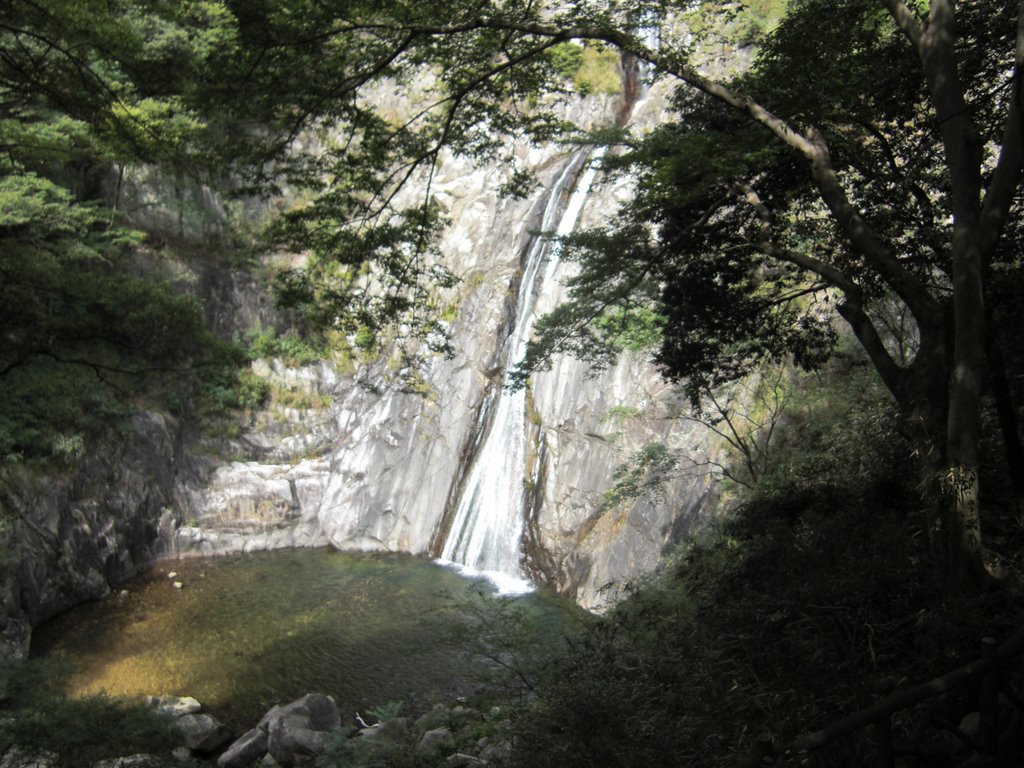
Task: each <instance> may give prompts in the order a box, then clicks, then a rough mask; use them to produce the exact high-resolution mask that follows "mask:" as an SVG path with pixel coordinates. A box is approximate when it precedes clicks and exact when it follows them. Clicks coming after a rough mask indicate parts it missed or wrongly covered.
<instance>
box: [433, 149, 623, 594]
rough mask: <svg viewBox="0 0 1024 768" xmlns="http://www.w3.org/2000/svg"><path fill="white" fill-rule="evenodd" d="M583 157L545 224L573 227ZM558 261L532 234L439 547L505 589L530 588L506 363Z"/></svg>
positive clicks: (553, 198)
mask: <svg viewBox="0 0 1024 768" xmlns="http://www.w3.org/2000/svg"><path fill="white" fill-rule="evenodd" d="M603 153H604V150H603V148H598V149H597V150H595V151H594V153H593V158H595V159H596V158H599V157H600V156H601V155H603ZM588 157H589V155H588V153H587V152H585V151H581V152H579V153H577V154H576V155H574V156H573V157H572V158H571V159H570V160H569V162H567V163H566V164H565V167H564V168H563V169H562V171H561V173H560V174H559V176H558V179H557V180H556V181H555V183H554V185H553V186H552V188H551V191H550V193H549V196H548V200H547V204H546V205H545V208H544V215H543V217H542V219H541V231H542V232H550V231H551V230H552V228H554V230H555V234H556V235H557V236H559V237H561V236H565V235H568V234H570V233H571V232H572V231H573V228H574V227H575V226H576V220H577V218H578V217H579V214H580V211H581V210H582V208H583V204H584V203H585V202H586V199H587V195H588V193H589V191H590V186H591V184H592V183H593V181H594V177H595V175H596V174H597V168H596V167H595V166H594V164H593V163H591V164H589V165H587V167H586V168H585V169H584V170H583V171H582V172H580V168H581V166H583V165H585V164H587V161H588ZM577 176H578V177H579V178H578V182H577V184H576V189H575V190H574V191H573V193H572V195H571V196H570V198H569V201H568V203H567V204H566V205H565V207H564V208H563V207H562V205H561V203H562V199H563V196H564V193H565V191H566V189H567V188H568V187H569V186H570V185H571V184H572V182H573V180H574V179H576V178H577ZM556 221H557V227H555V223H556ZM557 265H558V246H557V243H556V242H553V241H552V240H550V239H548V238H546V237H543V236H541V235H538V236H535V237H534V238H533V241H532V242H531V243H530V246H529V250H528V251H527V255H526V265H525V267H524V270H523V277H522V280H521V282H520V286H519V296H518V298H517V301H516V314H515V323H514V325H513V327H512V331H511V333H510V334H509V336H508V338H507V339H506V340H505V343H504V345H503V353H502V358H503V359H502V363H503V367H504V371H505V374H504V376H503V378H502V382H501V386H500V388H499V389H498V390H497V391H496V392H495V393H494V395H493V396H492V397H493V399H492V402H491V404H490V408H491V409H492V410H493V417H492V418H491V420H490V427H489V429H488V432H487V434H486V436H485V438H484V440H483V443H482V444H481V446H480V449H479V450H478V451H477V452H476V455H475V456H474V459H473V464H472V468H471V470H470V474H469V477H468V480H467V481H466V484H465V486H464V487H463V489H462V493H461V495H460V497H459V503H458V506H457V507H456V511H455V517H454V520H453V521H452V525H451V528H450V530H449V532H448V537H447V539H446V540H445V543H444V547H443V549H442V552H441V561H442V562H446V563H450V564H452V565H455V566H457V567H458V568H459V569H460V570H462V571H463V572H465V573H467V574H469V575H481V576H485V577H487V578H488V579H490V580H491V581H492V582H494V584H495V585H496V586H497V587H498V590H499V592H501V593H504V594H516V593H522V592H527V591H530V590H531V589H532V585H531V584H530V582H529V581H528V580H527V579H526V577H525V574H524V572H523V568H522V564H521V562H520V560H521V540H522V536H523V523H524V506H525V489H524V483H525V480H526V395H525V392H524V391H523V390H522V389H517V390H515V391H511V392H510V391H509V390H508V388H507V385H508V383H509V371H510V369H511V368H512V366H513V365H515V363H516V362H518V361H519V360H521V359H522V357H523V355H524V354H525V352H526V342H527V340H528V339H529V336H530V330H531V328H532V327H533V321H534V313H533V308H534V305H535V303H536V299H537V295H538V293H539V292H540V291H541V290H543V287H544V286H545V285H546V284H550V282H551V280H552V279H553V277H554V271H555V267H556V266H557Z"/></svg>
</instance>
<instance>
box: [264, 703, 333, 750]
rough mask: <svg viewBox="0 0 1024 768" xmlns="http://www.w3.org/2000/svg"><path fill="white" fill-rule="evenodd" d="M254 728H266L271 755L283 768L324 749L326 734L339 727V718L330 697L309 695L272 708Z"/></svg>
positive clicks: (325, 746)
mask: <svg viewBox="0 0 1024 768" xmlns="http://www.w3.org/2000/svg"><path fill="white" fill-rule="evenodd" d="M257 727H258V728H259V729H264V728H265V729H266V732H267V747H268V750H269V752H270V754H271V756H272V757H273V758H274V759H275V760H277V761H278V762H279V763H282V764H284V765H294V764H296V763H302V762H307V761H309V760H312V759H313V758H315V757H317V756H318V755H322V754H323V753H324V752H325V751H326V750H327V745H328V743H329V741H328V735H329V733H330V732H331V731H335V730H337V729H338V728H340V727H341V716H340V715H339V714H338V705H337V704H335V702H334V699H332V698H331V697H330V696H326V695H324V694H322V693H309V694H306V695H305V696H303V697H302V698H301V699H297V700H296V701H293V702H292V703H290V704H285V705H283V706H279V707H274V708H273V709H271V710H270V711H269V712H267V714H266V715H264V716H263V719H262V720H261V721H260V724H259V726H257Z"/></svg>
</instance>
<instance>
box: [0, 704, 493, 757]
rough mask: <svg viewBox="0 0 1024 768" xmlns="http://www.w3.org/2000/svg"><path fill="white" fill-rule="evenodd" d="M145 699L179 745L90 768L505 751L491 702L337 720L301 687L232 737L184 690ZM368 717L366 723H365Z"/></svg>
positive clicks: (20, 753) (333, 710)
mask: <svg viewBox="0 0 1024 768" xmlns="http://www.w3.org/2000/svg"><path fill="white" fill-rule="evenodd" d="M145 701H146V704H147V705H148V706H149V707H150V708H152V709H153V710H154V711H155V712H157V713H158V714H160V715H163V716H165V717H167V718H168V720H169V725H170V727H171V728H172V729H173V730H174V732H175V733H176V734H177V736H178V737H179V738H180V741H181V746H180V747H178V748H177V749H175V750H174V752H173V753H172V754H171V755H168V756H161V755H150V754H139V755H131V756H125V757H119V758H115V759H111V760H103V761H101V762H98V763H95V765H94V766H93V768H173V767H174V766H182V765H195V762H196V761H201V762H208V763H211V764H212V763H214V762H216V764H217V766H218V767H219V768H246V767H247V766H257V765H258V766H263V767H265V768H274V767H275V766H283V767H284V768H287V767H289V766H302V765H313V764H314V763H316V762H317V760H318V758H321V757H323V756H328V757H331V758H335V759H333V760H331V761H330V764H341V765H354V766H359V765H363V764H365V763H368V762H369V763H375V764H378V765H379V764H381V763H380V759H381V758H384V759H385V761H386V762H385V764H390V763H391V762H392V761H390V760H387V756H388V755H391V756H395V757H397V756H398V755H399V754H405V755H416V756H417V757H418V758H419V760H418V762H419V764H424V765H438V766H445V767H446V768H472V767H473V766H486V765H488V764H490V763H493V762H496V761H500V759H501V758H502V757H504V756H505V755H507V754H508V752H509V751H510V745H509V743H508V742H507V741H504V740H501V739H495V738H494V734H496V733H501V732H502V731H504V730H505V726H507V724H508V720H507V715H508V710H507V709H504V708H501V707H492V708H491V709H490V710H489V711H488V712H486V713H483V712H481V711H479V710H477V709H474V708H473V707H469V706H465V705H464V704H456V705H454V706H451V707H449V706H445V705H440V704H438V705H435V706H434V708H433V709H431V710H429V711H428V712H426V713H425V714H423V715H421V716H420V717H418V718H417V719H415V720H412V719H410V718H406V717H398V716H397V709H398V706H397V705H394V706H391V707H389V709H391V710H392V711H393V713H394V716H388V715H385V716H384V717H383V719H379V718H376V717H373V716H370V715H367V716H366V717H363V716H362V715H360V714H359V713H358V712H355V713H352V715H351V716H350V717H347V718H345V719H346V720H347V721H349V722H344V723H343V722H342V720H343V718H342V715H341V713H340V712H339V711H338V707H337V704H336V703H335V701H334V699H333V698H332V697H330V696H328V695H326V694H322V693H309V694H306V695H305V696H303V697H302V698H300V699H296V700H295V701H293V702H291V703H288V704H282V705H277V706H274V707H272V708H271V709H270V710H269V711H267V713H266V714H265V715H263V717H262V718H260V721H259V722H258V723H257V724H256V725H255V727H253V728H252V729H251V730H249V731H247V732H245V733H244V734H242V735H241V736H238V737H237V738H236V736H235V734H233V733H232V732H231V730H230V729H229V728H228V727H227V726H225V725H224V724H223V723H221V722H220V721H218V720H217V719H216V718H215V717H213V716H212V715H210V714H208V713H204V712H203V711H202V705H201V704H200V703H199V702H198V701H197V700H196V699H194V698H192V697H178V696H150V697H147V698H146V699H145ZM368 721H371V722H368ZM58 766H59V761H58V760H57V758H56V756H54V755H51V754H48V753H31V752H27V751H25V750H23V749H20V748H19V747H17V746H13V747H11V748H9V749H8V750H7V751H6V752H5V753H4V754H3V756H2V758H0V768H58Z"/></svg>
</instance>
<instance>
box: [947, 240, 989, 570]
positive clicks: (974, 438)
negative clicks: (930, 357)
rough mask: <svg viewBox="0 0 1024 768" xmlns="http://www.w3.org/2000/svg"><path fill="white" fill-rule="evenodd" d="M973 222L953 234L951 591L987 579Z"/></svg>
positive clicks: (979, 301) (981, 316) (980, 305)
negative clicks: (984, 548)
mask: <svg viewBox="0 0 1024 768" xmlns="http://www.w3.org/2000/svg"><path fill="white" fill-rule="evenodd" d="M976 231H977V226H976V222H973V221H959V222H955V223H954V231H953V375H952V380H951V382H950V391H949V422H948V427H947V432H946V439H947V446H948V447H947V463H948V468H947V470H946V474H945V477H944V478H943V481H944V483H945V485H946V490H947V492H948V494H949V496H950V497H951V498H950V501H949V503H947V505H946V509H947V515H946V520H945V530H944V536H945V539H946V546H947V556H948V562H949V566H950V570H949V574H948V579H949V585H950V586H951V587H954V588H955V587H957V586H959V587H979V586H984V585H985V584H986V583H987V582H988V580H989V573H988V571H987V569H986V567H985V560H984V550H983V548H982V542H981V518H980V507H979V504H980V497H979V480H978V467H979V455H978V454H979V450H978V445H979V442H980V440H981V381H982V371H983V365H984V348H985V310H984V300H983V298H982V279H981V272H982V270H981V257H980V253H979V251H978V247H977V243H976V242H975V240H974V238H973V237H972V236H971V235H972V234H973V233H974V232H976Z"/></svg>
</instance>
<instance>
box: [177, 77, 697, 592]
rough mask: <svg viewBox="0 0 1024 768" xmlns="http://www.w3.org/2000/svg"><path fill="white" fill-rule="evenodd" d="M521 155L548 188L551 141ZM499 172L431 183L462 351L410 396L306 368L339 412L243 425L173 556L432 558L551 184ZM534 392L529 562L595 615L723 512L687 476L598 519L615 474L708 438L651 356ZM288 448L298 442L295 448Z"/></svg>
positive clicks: (543, 380) (554, 155) (377, 370)
mask: <svg viewBox="0 0 1024 768" xmlns="http://www.w3.org/2000/svg"><path fill="white" fill-rule="evenodd" d="M665 98H666V96H665V94H662V93H659V92H655V93H654V94H652V95H651V96H650V97H649V98H647V99H646V100H645V101H644V102H642V103H641V104H640V105H638V109H637V113H636V114H635V115H634V120H635V121H636V122H638V123H639V124H641V125H653V124H656V122H657V121H658V120H659V119H660V114H661V113H662V110H663V109H664V103H665ZM620 106H621V105H620V104H618V103H616V102H614V101H613V100H609V99H603V100H593V101H591V102H589V103H583V104H581V105H579V106H577V109H578V110H590V113H589V114H584V115H583V117H584V119H586V120H587V121H589V122H598V121H599V120H601V119H604V120H611V119H612V116H613V115H614V114H615V113H616V112H617V111H618V110H619V109H620ZM602 116H603V117H602ZM577 117H579V115H577ZM520 159H521V160H522V162H523V163H524V164H525V165H527V166H528V167H530V168H532V169H533V170H534V171H535V172H536V173H537V175H538V176H539V178H540V179H541V180H542V181H543V182H544V184H545V185H549V184H550V183H551V181H552V179H553V177H554V176H555V174H556V173H557V172H558V170H559V169H560V168H561V165H562V163H564V162H565V160H566V155H565V154H564V153H563V152H561V151H560V150H559V149H558V148H556V147H550V148H547V149H534V150H530V151H527V150H523V152H522V154H521V158H520ZM505 174H506V171H505V170H504V169H502V168H499V167H486V166H485V167H482V168H481V167H474V166H472V165H470V164H469V163H468V162H467V161H465V160H461V159H456V158H450V157H449V158H446V159H445V160H444V161H443V162H442V164H441V166H440V169H439V170H438V172H437V175H436V176H435V178H434V180H433V188H434V189H435V191H436V192H437V194H438V199H439V202H440V203H441V205H442V206H444V208H445V210H446V213H447V214H448V215H449V217H450V219H451V221H452V224H451V226H450V227H449V229H448V230H447V232H446V233H445V235H444V239H443V242H442V252H443V253H444V255H445V258H446V260H447V266H448V267H449V268H451V269H452V270H453V271H454V272H455V273H456V274H458V275H459V276H460V277H461V278H462V283H461V285H460V286H459V288H458V289H457V294H456V295H455V296H453V297H449V298H450V299H451V301H452V302H453V306H454V311H453V312H452V313H451V315H452V318H453V319H452V321H451V328H450V331H451V334H452V338H453V339H454V341H455V346H456V348H457V353H456V355H455V357H454V358H453V359H451V360H446V359H443V358H441V357H435V358H433V359H432V360H431V361H429V363H428V365H427V367H426V368H425V370H424V371H423V387H422V392H420V393H418V394H410V393H401V392H397V391H394V390H388V389H383V390H381V391H375V390H373V389H370V388H367V387H364V386H360V385H359V384H358V383H356V382H357V380H359V381H369V382H377V381H379V380H381V379H383V378H384V377H385V375H386V374H387V373H388V371H386V370H385V368H386V363H384V362H376V363H366V364H363V365H361V366H359V367H358V368H357V370H356V371H355V372H353V373H352V374H350V375H346V376H341V375H338V374H337V372H336V371H334V369H332V368H331V367H330V366H328V365H326V364H322V365H321V366H319V367H316V368H307V369H304V371H305V372H304V373H303V374H302V375H305V376H307V377H308V378H309V380H310V382H311V383H310V384H309V386H310V387H312V388H313V389H314V390H315V391H316V392H318V393H329V394H330V395H331V397H332V402H331V404H330V406H329V407H328V408H326V409H325V410H324V411H323V412H320V413H319V414H313V415H310V414H306V415H305V416H302V415H298V416H295V415H293V417H292V418H291V420H290V422H289V423H290V424H291V425H292V426H293V427H295V428H296V429H297V432H298V434H290V435H288V436H287V437H284V438H281V437H280V436H277V437H275V436H274V434H273V430H272V429H270V427H269V425H268V424H265V423H264V424H261V423H256V424H253V425H251V426H250V428H249V429H247V430H246V434H245V438H244V439H246V440H247V441H248V443H249V444H250V445H252V444H260V445H261V446H262V447H261V454H260V455H258V456H254V457H252V458H250V459H249V460H248V461H244V462H234V463H231V464H230V465H226V466H221V467H218V468H216V469H214V470H213V472H212V473H211V474H210V476H209V480H208V482H207V483H206V484H205V485H201V486H197V487H193V488H191V489H190V491H189V494H187V496H188V498H189V501H190V509H189V510H187V511H185V512H184V515H183V516H184V517H190V518H192V520H193V522H194V525H190V526H185V527H183V528H182V529H181V531H179V533H178V535H177V540H176V543H177V548H178V551H180V552H183V553H185V552H190V551H197V552H200V553H209V552H216V551H224V550H230V549H251V548H263V547H272V546H284V545H290V544H302V543H311V544H318V543H321V542H324V541H328V542H330V543H331V544H332V545H333V546H336V547H339V548H342V549H359V550H404V551H409V552H414V553H422V552H431V553H434V554H436V553H438V552H439V551H440V549H441V546H442V543H443V537H444V535H445V533H446V531H445V527H444V526H445V519H446V512H450V510H451V509H452V508H453V507H454V505H455V503H456V501H457V499H456V494H457V491H458V488H459V483H460V479H461V476H462V474H463V473H464V472H465V471H466V466H467V461H468V458H469V457H470V456H471V455H472V452H473V450H474V449H475V444H476V441H477V440H478V439H479V436H480V430H481V428H482V426H483V424H482V421H481V418H482V415H483V413H484V412H485V411H484V406H485V404H486V403H487V402H488V401H489V399H491V398H493V397H494V396H495V390H496V388H497V387H498V386H500V382H501V373H502V372H501V368H500V359H501V357H500V351H501V344H502V342H503V340H504V338H505V335H506V334H507V332H508V329H509V324H510V322H511V317H510V316H511V313H512V311H513V307H514V303H515V293H516V291H517V290H518V279H519V276H520V272H521V267H522V264H521V259H522V257H523V254H524V251H525V248H526V246H527V244H528V242H529V238H530V235H531V231H532V230H533V229H534V228H535V227H536V226H538V224H537V222H538V220H539V214H540V211H541V209H542V207H543V204H544V192H543V190H539V191H538V192H537V193H536V194H535V195H534V196H533V197H532V198H531V199H528V200H524V201H512V200H503V199H499V198H498V196H497V194H496V192H495V190H496V189H497V188H498V187H499V186H500V185H501V184H502V183H503V182H504V181H505V180H506V175H505ZM416 193H417V190H415V189H411V190H409V191H408V193H407V194H409V195H415V194H416ZM629 194H630V191H629V184H628V181H626V182H618V183H616V184H607V185H604V186H599V187H598V189H597V190H596V191H595V192H594V193H593V194H592V195H591V197H590V199H589V200H588V202H587V204H586V207H585V208H584V212H583V220H582V224H584V225H587V224H595V223H598V222H600V220H601V218H602V217H604V216H607V215H608V214H609V212H610V211H613V210H614V209H615V206H616V205H617V204H618V201H620V200H623V199H625V198H626V197H627V196H628V195H629ZM566 274H567V271H566V267H564V266H563V267H560V268H559V270H558V272H557V274H556V280H555V282H554V284H551V285H548V286H545V287H544V288H543V289H542V291H541V293H542V295H541V296H540V297H539V300H538V311H539V312H543V311H547V310H548V309H550V308H551V307H553V306H554V304H555V303H556V302H557V300H558V298H559V296H560V294H561V287H560V279H562V278H564V277H565V275H566ZM266 373H267V375H268V376H270V377H271V380H272V381H275V380H279V379H280V377H282V376H286V375H290V376H293V377H294V376H295V375H298V373H297V372H295V371H292V372H290V373H289V372H288V370H287V369H285V368H283V367H281V366H280V364H279V363H278V364H276V366H275V368H274V370H273V371H267V372H266ZM275 377H276V378H275ZM529 396H530V401H531V403H532V414H531V420H532V425H533V426H532V427H531V430H532V435H531V438H532V457H533V463H532V468H531V469H532V473H533V477H534V481H533V482H534V487H533V488H532V493H531V496H532V498H533V500H534V501H533V504H532V508H531V510H530V516H529V526H528V531H527V536H526V539H527V541H525V542H524V544H525V548H526V550H527V551H528V553H529V562H528V568H529V570H530V571H531V572H532V573H533V574H534V575H535V576H536V577H537V578H539V579H541V580H545V581H548V582H550V583H551V584H552V585H554V586H555V587H556V588H557V589H559V590H560V591H563V592H565V593H568V594H571V595H573V596H574V597H575V598H576V599H577V601H579V602H580V603H581V604H582V605H584V606H586V607H588V608H594V609H598V608H601V607H602V606H604V605H605V604H607V603H608V602H609V601H611V600H614V599H615V597H616V596H617V595H618V594H619V592H620V591H621V589H622V588H623V587H624V585H625V584H626V583H627V582H629V581H631V580H633V579H636V578H637V577H639V576H641V575H642V574H644V573H647V572H650V571H651V570H653V569H654V568H655V567H656V566H657V564H658V561H659V558H660V557H661V555H662V554H663V553H664V552H665V551H666V550H667V549H669V548H671V547H672V546H673V545H674V544H675V543H676V542H678V541H679V540H680V538H681V537H682V536H683V535H684V534H685V533H688V532H691V531H692V530H694V529H695V528H697V527H698V526H699V525H701V524H702V521H705V520H706V519H707V516H708V515H709V514H711V512H712V510H713V508H714V501H715V497H714V493H713V488H712V486H711V483H710V480H709V478H708V476H707V475H706V474H702V473H699V472H697V473H690V474H684V473H680V474H679V476H677V477H674V478H671V479H670V480H669V482H668V483H667V484H666V485H665V486H664V488H663V489H662V490H663V492H662V493H659V494H650V495H648V496H646V497H642V498H640V499H637V500H635V501H632V502H624V503H622V504H620V505H618V506H616V507H611V508H608V509H605V508H604V507H603V505H602V502H603V499H604V493H605V491H607V490H608V488H609V487H610V485H611V483H612V477H613V475H614V472H615V469H616V467H618V466H619V465H620V464H622V463H623V462H625V461H627V460H628V459H629V456H630V454H631V453H632V452H633V451H635V450H637V449H638V448H640V447H642V446H643V445H645V444H647V443H652V442H658V443H662V444H666V445H669V446H673V447H677V446H679V445H687V446H691V445H692V444H694V443H698V444H700V443H702V442H706V437H705V436H704V435H703V434H701V433H699V432H698V431H697V430H696V429H695V428H694V427H692V426H690V427H687V426H685V422H681V421H680V420H679V419H675V418H671V415H672V414H674V413H675V412H677V411H678V410H679V408H678V403H676V402H675V399H674V398H675V396H674V393H673V391H672V388H671V387H670V386H668V385H667V384H666V383H665V382H664V381H663V380H662V379H661V378H660V376H659V375H658V373H657V371H655V370H654V369H653V368H652V367H651V366H650V365H649V364H647V363H646V362H645V357H644V355H643V354H641V353H627V354H624V355H623V357H622V358H621V359H620V360H619V361H618V363H617V364H616V365H615V366H614V367H612V368H610V369H609V370H607V371H603V372H600V373H599V374H597V375H594V372H592V371H590V370H589V369H588V368H587V366H586V365H585V364H582V363H580V362H579V361H576V360H572V359H562V360H559V361H557V362H556V364H555V366H554V367H553V369H552V370H551V371H550V372H546V373H543V374H540V375H537V376H535V377H534V379H533V382H532V388H531V391H530V393H529ZM616 413H619V414H621V413H628V414H631V415H630V416H628V417H621V416H620V417H618V418H615V417H614V414H616ZM286 421H287V420H286ZM275 440H279V441H280V442H277V443H275ZM289 440H291V441H293V442H296V441H297V444H296V445H297V447H295V446H293V448H292V449H291V450H289V449H288V448H287V446H288V441H289ZM310 446H312V448H310ZM700 452H701V451H700V449H698V450H697V451H696V453H697V454H698V456H696V458H697V459H698V461H699V458H700V456H699V454H700ZM310 453H312V454H314V455H313V456H310V455H309V454H310Z"/></svg>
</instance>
